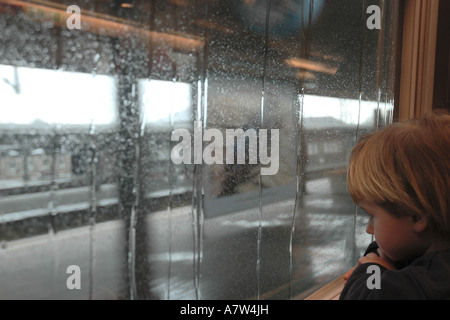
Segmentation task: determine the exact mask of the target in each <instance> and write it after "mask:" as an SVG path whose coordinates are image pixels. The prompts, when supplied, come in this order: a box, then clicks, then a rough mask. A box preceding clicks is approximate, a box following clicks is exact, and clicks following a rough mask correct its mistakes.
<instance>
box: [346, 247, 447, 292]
mask: <svg viewBox="0 0 450 320" xmlns="http://www.w3.org/2000/svg"><path fill="white" fill-rule="evenodd" d="M376 248H378V246H377V244H376V242H374V243H372V244H371V245H370V246H369V247H368V249H367V250H366V252H365V253H364V255H366V254H367V253H369V252H375V251H376ZM370 265H377V266H378V267H379V268H380V269H379V270H380V271H381V272H380V275H381V276H380V281H379V284H380V289H376V288H373V289H369V286H368V285H367V280H368V279H369V277H371V276H372V278H371V279H373V275H374V273H373V272H372V271H371V270H370V269H369V271H367V268H368V267H369V266H370ZM369 282H370V283H371V280H369ZM444 299H445V300H448V299H450V249H448V250H444V251H435V252H430V253H427V254H425V255H423V256H421V257H419V258H417V259H415V260H413V261H412V262H406V265H405V266H403V267H401V268H400V269H398V270H388V269H386V268H385V267H383V266H381V265H379V264H374V263H365V264H362V265H359V266H358V267H357V268H356V269H355V270H354V271H353V273H352V275H351V276H350V277H349V278H348V280H347V283H346V284H345V286H344V289H343V290H342V292H341V296H340V300H444Z"/></svg>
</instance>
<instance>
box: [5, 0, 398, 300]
mask: <svg viewBox="0 0 450 320" xmlns="http://www.w3.org/2000/svg"><path fill="white" fill-rule="evenodd" d="M127 3H128V2H127ZM70 4H71V5H74V6H75V7H72V9H73V8H75V9H74V10H73V11H69V14H67V8H68V4H67V3H66V2H64V1H60V0H55V1H52V2H49V1H34V0H33V1H28V2H23V1H14V0H8V1H0V29H1V30H2V32H1V34H0V78H1V81H0V91H1V92H2V95H1V97H0V100H1V103H0V111H1V114H2V117H1V118H0V147H1V149H0V151H1V153H0V165H1V167H0V173H2V174H3V175H2V176H0V177H1V180H0V203H1V204H0V223H1V225H2V228H3V229H2V230H3V231H4V232H2V233H1V235H0V237H1V239H0V241H1V242H2V248H0V273H1V274H2V275H3V277H4V279H22V280H21V281H18V282H13V281H10V280H6V281H9V282H8V283H7V284H6V286H4V288H8V290H7V291H5V290H6V289H2V288H0V297H6V298H13V299H14V298H50V299H52V298H67V299H78V298H87V299H109V298H111V299H294V298H302V297H305V296H306V295H307V294H308V293H309V292H311V291H312V290H314V289H315V288H317V287H320V286H322V285H323V284H325V283H327V282H329V281H330V280H332V279H334V278H335V277H336V276H338V275H339V274H341V273H343V272H344V271H346V269H348V268H349V267H350V266H352V265H353V264H354V263H355V259H356V258H357V257H358V256H359V255H360V253H361V250H363V248H365V247H366V245H367V244H368V242H369V241H370V238H369V237H367V236H366V235H365V234H364V233H365V232H364V229H365V228H364V222H365V221H364V219H365V218H364V216H361V215H360V214H359V213H358V212H357V209H356V208H355V206H354V204H353V203H352V201H351V199H350V198H349V196H348V194H347V192H346V188H345V173H346V161H347V157H348V153H349V152H350V150H351V148H352V146H353V145H354V144H355V142H356V139H357V138H358V137H360V136H361V135H363V134H364V133H367V132H371V131H374V130H378V129H379V128H381V127H383V126H385V125H387V124H389V123H391V122H392V121H393V118H394V116H395V113H394V105H395V104H396V103H397V101H396V99H395V98H396V95H395V90H396V83H397V82H398V79H397V74H398V63H397V58H398V47H399V45H398V44H399V43H400V42H399V27H398V26H399V25H400V23H401V20H402V19H401V17H400V14H399V12H400V1H388V2H387V1H370V5H376V6H377V7H379V8H380V12H382V15H380V19H381V17H382V19H381V20H379V22H380V25H379V28H377V27H376V28H371V27H370V25H369V26H368V22H367V21H368V18H369V17H370V16H371V14H370V13H369V14H368V13H367V12H366V10H367V7H368V6H369V1H366V0H364V1H361V0H351V1H350V0H332V1H326V0H314V1H309V0H303V1H300V0H289V1H266V0H254V1H241V0H236V1H206V0H205V1H203V0H197V1H190V0H177V1H154V0H152V1H143V0H142V1H141V0H135V1H133V2H132V3H128V5H126V6H123V5H122V2H121V1H81V0H80V1H73V2H71V3H70ZM77 8H79V9H80V10H79V11H77V10H76V9H77ZM374 19H378V17H377V16H375V17H374ZM78 22H79V24H78ZM369 27H370V28H369ZM11 150H18V154H17V155H16V156H15V158H17V159H20V161H18V162H16V165H17V167H16V169H17V173H18V172H21V174H20V175H17V176H15V178H14V179H13V180H11V179H10V178H8V177H5V174H4V173H5V171H7V169H6V170H5V167H4V166H5V163H7V164H9V163H10V162H8V161H10V158H9V157H10V155H9V152H10V151H11ZM27 164H28V165H27ZM50 239H51V241H50ZM24 243H26V244H27V245H26V246H25V245H23V244H24ZM12 249H14V250H12ZM72 265H76V266H78V267H79V268H80V270H81V279H80V281H81V284H82V285H81V289H80V290H73V289H70V288H68V287H67V286H66V280H67V277H68V274H67V273H66V270H67V268H68V267H69V266H72ZM43 270H45V272H44V271H43ZM31 271H32V272H31Z"/></svg>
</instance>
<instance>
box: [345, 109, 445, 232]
mask: <svg viewBox="0 0 450 320" xmlns="http://www.w3.org/2000/svg"><path fill="white" fill-rule="evenodd" d="M449 156H450V115H448V114H439V115H438V114H434V113H429V114H427V115H425V116H424V117H423V118H421V119H420V120H411V121H407V122H397V123H394V124H392V125H390V126H388V127H386V128H384V129H383V130H381V131H379V132H376V133H372V134H369V135H366V136H363V137H362V138H361V139H360V140H359V141H358V143H357V144H356V146H355V147H354V148H353V150H352V153H351V155H350V162H349V168H348V174H347V187H348V191H349V193H350V195H351V197H352V199H353V201H355V202H358V201H360V200H366V201H371V202H375V203H376V204H378V205H379V206H381V207H382V208H384V209H385V210H387V211H388V212H390V213H391V214H393V215H394V216H397V217H400V216H406V215H420V216H423V217H426V218H427V219H428V222H429V226H430V227H431V228H432V230H433V232H437V233H440V234H441V235H445V236H450V213H449V209H450V159H449Z"/></svg>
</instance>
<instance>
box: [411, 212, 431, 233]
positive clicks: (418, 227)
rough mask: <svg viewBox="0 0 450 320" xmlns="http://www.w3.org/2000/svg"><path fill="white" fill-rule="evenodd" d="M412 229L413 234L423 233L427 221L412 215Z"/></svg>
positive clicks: (419, 216) (422, 217)
mask: <svg viewBox="0 0 450 320" xmlns="http://www.w3.org/2000/svg"><path fill="white" fill-rule="evenodd" d="M412 220H413V228H414V231H415V232H424V231H425V230H426V229H427V227H428V219H427V217H424V216H422V215H418V214H414V215H413V216H412Z"/></svg>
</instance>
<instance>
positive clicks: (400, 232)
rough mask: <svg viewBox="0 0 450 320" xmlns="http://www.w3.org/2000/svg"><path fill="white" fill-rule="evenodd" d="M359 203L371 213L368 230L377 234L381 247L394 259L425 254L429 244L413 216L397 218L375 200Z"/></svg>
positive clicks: (376, 238) (376, 237)
mask: <svg viewBox="0 0 450 320" xmlns="http://www.w3.org/2000/svg"><path fill="white" fill-rule="evenodd" d="M358 205H359V206H360V207H361V208H362V209H363V210H364V211H365V212H366V213H367V214H368V215H369V222H368V224H367V229H366V232H367V233H369V234H372V235H374V236H375V240H376V241H377V243H378V246H379V247H380V249H381V250H382V251H383V252H384V254H385V255H386V256H388V257H389V258H390V259H391V260H392V261H400V260H404V259H409V258H413V257H417V256H420V255H423V254H424V253H425V252H426V251H427V249H428V246H429V244H428V243H427V241H426V240H425V237H424V236H423V234H422V232H420V228H418V225H417V223H418V221H417V219H415V218H414V217H412V216H406V217H401V218H397V217H395V216H393V215H392V214H391V213H389V212H388V211H386V210H384V209H383V208H382V207H380V206H379V205H377V204H376V203H374V202H369V201H365V200H363V201H360V202H358Z"/></svg>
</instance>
